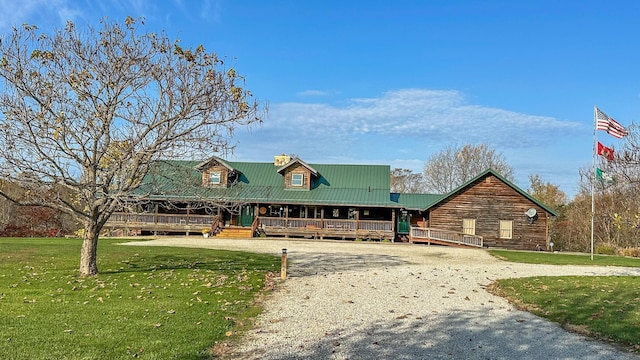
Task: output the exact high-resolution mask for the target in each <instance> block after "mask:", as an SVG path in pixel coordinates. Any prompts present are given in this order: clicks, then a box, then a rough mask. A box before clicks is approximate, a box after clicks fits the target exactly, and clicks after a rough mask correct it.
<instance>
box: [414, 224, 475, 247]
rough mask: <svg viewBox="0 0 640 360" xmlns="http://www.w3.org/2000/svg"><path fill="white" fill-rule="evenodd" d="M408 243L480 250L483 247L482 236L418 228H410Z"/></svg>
mask: <svg viewBox="0 0 640 360" xmlns="http://www.w3.org/2000/svg"><path fill="white" fill-rule="evenodd" d="M409 242H411V243H429V244H440V245H449V246H460V247H478V248H482V247H483V246H484V244H483V240H482V236H478V235H467V234H463V233H459V232H455V231H448V230H438V229H432V228H419V227H412V228H411V236H410V237H409Z"/></svg>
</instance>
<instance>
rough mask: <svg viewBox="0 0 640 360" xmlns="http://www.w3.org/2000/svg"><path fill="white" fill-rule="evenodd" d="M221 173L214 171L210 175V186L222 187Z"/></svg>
mask: <svg viewBox="0 0 640 360" xmlns="http://www.w3.org/2000/svg"><path fill="white" fill-rule="evenodd" d="M221 177H222V176H221V175H220V171H212V172H210V173H209V184H210V185H220V182H221V180H220V179H221Z"/></svg>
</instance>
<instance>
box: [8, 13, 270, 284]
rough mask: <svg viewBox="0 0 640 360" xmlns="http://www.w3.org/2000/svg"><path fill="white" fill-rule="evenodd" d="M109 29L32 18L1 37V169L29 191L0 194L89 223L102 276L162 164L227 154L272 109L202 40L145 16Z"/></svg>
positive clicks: (92, 256)
mask: <svg viewBox="0 0 640 360" xmlns="http://www.w3.org/2000/svg"><path fill="white" fill-rule="evenodd" d="M100 24H101V28H100V29H94V28H92V27H89V28H87V29H86V30H83V31H80V30H78V29H77V28H76V26H75V24H74V23H72V22H68V23H67V25H66V27H65V28H64V29H58V30H56V31H55V32H54V33H53V34H52V35H51V36H49V35H47V34H44V33H40V32H39V31H38V29H37V27H35V26H27V25H25V26H22V27H19V28H14V29H13V31H12V32H11V33H9V34H7V35H6V36H5V37H3V38H2V39H1V40H0V41H1V42H0V79H1V80H2V84H1V85H0V87H1V88H2V91H1V93H0V166H1V168H2V169H3V172H2V177H3V178H4V179H7V180H10V181H12V182H14V183H16V184H19V185H20V186H21V187H22V188H24V189H26V190H27V191H25V194H24V196H21V197H15V196H13V195H12V194H11V193H8V192H2V191H0V195H2V196H4V197H5V198H7V199H9V200H11V201H13V202H15V203H17V204H21V205H44V206H48V207H52V208H56V209H59V210H62V211H64V212H66V213H69V214H72V215H73V216H74V217H75V218H76V219H78V220H79V221H81V223H83V224H84V239H83V245H82V250H81V256H80V273H81V274H82V275H83V276H88V275H94V274H97V272H98V267H97V263H96V258H97V248H98V235H99V233H100V231H101V229H102V228H103V226H104V224H105V222H106V221H107V219H108V218H109V216H110V215H111V214H112V213H113V212H114V211H115V210H117V209H119V208H120V207H121V206H122V205H123V203H122V200H123V199H124V198H127V197H128V196H129V195H130V194H131V192H132V190H134V189H136V187H138V186H139V185H140V183H141V181H142V179H143V178H144V177H145V175H146V174H147V173H148V171H149V169H150V168H151V167H152V166H153V163H154V161H156V160H158V159H171V158H181V157H184V156H196V155H198V154H200V155H199V156H201V157H202V158H204V157H205V156H204V155H202V154H204V153H207V154H208V155H211V154H212V153H217V152H218V153H219V152H221V151H224V150H225V149H228V148H229V147H230V146H231V144H229V142H228V140H229V138H230V136H231V135H232V132H233V130H234V128H236V127H237V126H242V125H248V124H253V123H258V122H260V121H261V114H262V111H263V110H264V108H263V107H261V106H260V105H259V103H258V102H257V101H256V100H254V99H253V97H252V94H251V93H250V92H249V91H247V90H246V89H245V88H244V78H243V77H242V76H240V75H239V74H238V73H236V71H235V70H234V69H233V68H231V67H229V68H227V67H225V65H224V64H223V61H222V60H221V59H219V58H218V57H217V56H216V54H215V53H208V52H207V51H206V50H205V49H204V47H203V46H202V45H200V46H198V47H196V48H183V47H181V46H180V42H179V41H178V40H176V41H172V40H170V39H169V38H168V36H167V35H166V34H165V33H164V32H163V33H160V34H155V33H145V32H143V31H142V29H143V27H144V22H143V20H142V19H138V20H135V19H133V18H130V17H128V18H127V19H126V20H125V21H124V23H123V24H119V23H115V22H110V21H108V20H106V19H105V20H102V21H101V23H100ZM69 193H71V194H73V196H72V197H69V196H66V195H63V194H69Z"/></svg>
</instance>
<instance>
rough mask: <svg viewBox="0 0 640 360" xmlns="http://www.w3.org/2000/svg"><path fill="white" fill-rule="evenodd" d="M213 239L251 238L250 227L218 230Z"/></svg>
mask: <svg viewBox="0 0 640 360" xmlns="http://www.w3.org/2000/svg"><path fill="white" fill-rule="evenodd" d="M215 237H217V238H224V239H246V238H251V237H253V236H252V231H251V228H250V227H238V226H227V227H224V228H222V229H220V232H219V233H217V234H216V235H215Z"/></svg>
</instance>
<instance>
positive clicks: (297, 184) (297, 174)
mask: <svg viewBox="0 0 640 360" xmlns="http://www.w3.org/2000/svg"><path fill="white" fill-rule="evenodd" d="M296 177H300V182H299V183H298V181H296V179H295V178H296ZM303 185H304V174H300V173H293V174H291V186H295V187H302V186H303Z"/></svg>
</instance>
